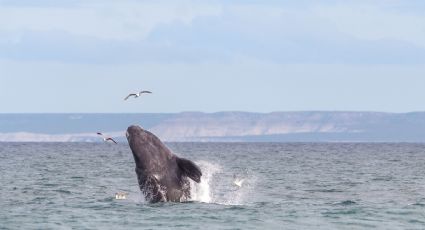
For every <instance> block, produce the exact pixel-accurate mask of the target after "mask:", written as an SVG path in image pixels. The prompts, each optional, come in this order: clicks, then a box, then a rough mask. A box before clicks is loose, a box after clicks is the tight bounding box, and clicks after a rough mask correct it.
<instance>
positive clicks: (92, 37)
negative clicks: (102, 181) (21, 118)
mask: <svg viewBox="0 0 425 230" xmlns="http://www.w3.org/2000/svg"><path fill="white" fill-rule="evenodd" d="M139 90H150V91H152V92H153V94H151V95H143V97H140V98H137V99H134V100H127V101H124V100H123V99H124V97H125V96H126V95H127V94H128V93H131V92H137V91H139ZM424 99H425V1H423V0H410V1H406V0H344V1H337V0H314V1H313V0H310V1H308V0H298V1H289V0H279V1H278V0H244V1H243V0H234V1H227V0H205V1H196V0H193V1H190V0H182V1H175V0H174V1H172V0H169V1H166V0H155V1H144V0H142V1H136V0H121V1H108V0H84V1H80V0H64V1H56V0H20V1H15V0H0V105H1V106H0V113H175V112H182V111H201V112H218V111H247V112H261V113H267V112H272V111H307V110H321V111H342V110H344V111H347V110H348V111H382V112H397V113H401V112H411V111H425V103H424V102H423V100H424Z"/></svg>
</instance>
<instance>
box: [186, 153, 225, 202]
mask: <svg viewBox="0 0 425 230" xmlns="http://www.w3.org/2000/svg"><path fill="white" fill-rule="evenodd" d="M197 164H198V165H199V167H200V168H201V171H202V177H201V182H200V183H195V182H193V181H191V196H192V200H194V201H199V202H204V203H211V202H212V197H213V194H212V191H211V183H212V179H213V176H214V174H216V173H218V172H219V171H220V170H221V168H220V166H219V165H216V164H212V163H210V162H207V161H200V162H197Z"/></svg>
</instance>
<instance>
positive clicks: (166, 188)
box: [126, 125, 202, 202]
mask: <svg viewBox="0 0 425 230" xmlns="http://www.w3.org/2000/svg"><path fill="white" fill-rule="evenodd" d="M126 136H127V140H128V144H129V145H130V148H131V151H132V152H133V157H134V161H135V162H136V174H137V179H138V182H139V187H140V190H141V191H142V193H143V195H144V196H145V199H146V200H147V201H149V202H161V201H172V202H182V201H187V200H188V199H190V182H189V179H188V178H190V179H192V180H194V181H195V182H197V183H199V182H200V181H201V176H202V172H201V170H200V169H199V167H198V166H196V165H195V164H194V163H193V162H192V161H190V160H187V159H184V158H180V157H177V156H176V155H174V154H173V153H171V151H170V150H169V149H168V148H167V147H166V146H165V145H164V144H163V143H162V142H161V140H160V139H159V138H158V137H156V136H155V135H154V134H153V133H151V132H149V131H146V130H144V129H142V128H141V127H140V126H137V125H132V126H130V127H128V129H127V134H126Z"/></svg>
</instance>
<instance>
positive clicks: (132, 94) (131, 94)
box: [124, 93, 136, 100]
mask: <svg viewBox="0 0 425 230" xmlns="http://www.w3.org/2000/svg"><path fill="white" fill-rule="evenodd" d="M131 96H136V94H134V93H130V94H129V95H128V96H127V97H126V98H124V100H127V99H128V98H129V97H131Z"/></svg>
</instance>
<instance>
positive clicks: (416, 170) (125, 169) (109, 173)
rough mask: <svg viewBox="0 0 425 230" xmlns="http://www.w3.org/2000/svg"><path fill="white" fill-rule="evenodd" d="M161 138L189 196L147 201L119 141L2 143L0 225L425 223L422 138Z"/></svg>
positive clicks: (126, 150) (243, 226)
mask: <svg viewBox="0 0 425 230" xmlns="http://www.w3.org/2000/svg"><path fill="white" fill-rule="evenodd" d="M167 145H168V146H169V147H170V148H171V149H172V150H173V151H174V152H175V153H176V154H177V155H179V156H183V157H186V158H188V159H191V160H193V161H194V162H196V163H197V164H198V165H199V166H200V167H201V169H202V172H203V177H202V182H201V183H200V184H196V185H195V184H193V185H192V201H190V202H185V203H159V204H150V203H147V202H145V201H144V200H143V198H142V196H141V192H140V191H139V188H138V185H137V179H136V174H135V171H134V167H135V164H134V161H133V157H132V154H131V152H130V149H129V147H128V145H127V144H124V143H122V144H118V145H114V144H108V143H0V229H425V145H424V144H404V143H403V144H385V143H374V144H366V143H326V144H318V143H167ZM235 180H243V182H242V185H241V187H239V186H236V185H235V184H234V181H235ZM116 192H126V193H128V195H127V199H125V200H117V199H115V193H116Z"/></svg>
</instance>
